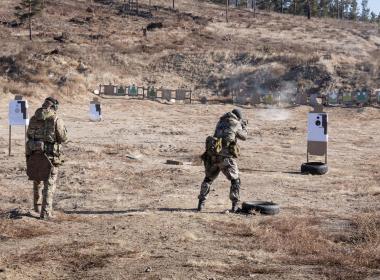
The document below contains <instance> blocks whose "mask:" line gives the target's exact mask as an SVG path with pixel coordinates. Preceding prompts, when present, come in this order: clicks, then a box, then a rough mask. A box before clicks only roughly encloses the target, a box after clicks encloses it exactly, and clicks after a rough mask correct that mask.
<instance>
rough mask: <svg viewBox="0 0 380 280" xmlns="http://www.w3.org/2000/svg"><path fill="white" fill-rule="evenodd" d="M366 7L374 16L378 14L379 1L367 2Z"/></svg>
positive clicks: (371, 0) (370, 0)
mask: <svg viewBox="0 0 380 280" xmlns="http://www.w3.org/2000/svg"><path fill="white" fill-rule="evenodd" d="M368 7H369V8H370V9H371V11H374V12H375V13H376V14H379V12H380V0H369V1H368Z"/></svg>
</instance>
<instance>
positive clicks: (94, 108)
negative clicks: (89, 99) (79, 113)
mask: <svg viewBox="0 0 380 280" xmlns="http://www.w3.org/2000/svg"><path fill="white" fill-rule="evenodd" d="M90 120H91V121H94V122H95V121H101V120H102V107H101V105H100V103H91V104H90Z"/></svg>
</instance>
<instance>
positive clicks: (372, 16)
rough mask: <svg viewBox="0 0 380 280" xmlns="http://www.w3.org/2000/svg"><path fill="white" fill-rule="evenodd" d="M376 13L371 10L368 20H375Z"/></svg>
mask: <svg viewBox="0 0 380 280" xmlns="http://www.w3.org/2000/svg"><path fill="white" fill-rule="evenodd" d="M376 19H377V15H376V14H375V13H374V12H371V16H370V20H371V22H376Z"/></svg>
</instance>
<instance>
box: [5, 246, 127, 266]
mask: <svg viewBox="0 0 380 280" xmlns="http://www.w3.org/2000/svg"><path fill="white" fill-rule="evenodd" d="M41 252H43V254H41ZM128 255H129V253H125V252H123V253H122V252H112V253H111V251H110V250H109V248H102V247H99V244H97V243H95V242H77V241H74V242H71V243H66V244H52V245H43V246H37V247H35V248H33V249H31V250H30V251H28V252H27V253H24V254H14V255H11V256H9V257H8V259H7V260H8V262H9V263H10V264H12V265H17V263H22V264H30V265H33V266H34V265H41V264H42V263H48V262H49V261H50V260H56V261H57V262H59V263H60V266H57V267H60V268H62V269H63V270H65V271H67V270H70V271H72V272H74V273H78V272H81V271H88V270H90V269H93V268H102V267H105V266H106V265H107V264H108V263H110V261H111V258H113V257H125V256H128Z"/></svg>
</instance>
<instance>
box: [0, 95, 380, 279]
mask: <svg viewBox="0 0 380 280" xmlns="http://www.w3.org/2000/svg"><path fill="white" fill-rule="evenodd" d="M9 97H10V96H9ZM102 102H103V115H104V120H103V121H102V122H98V123H94V122H90V121H89V118H88V104H87V103H86V102H82V103H81V104H76V105H73V104H69V103H65V104H62V106H61V109H60V115H61V117H62V118H63V120H64V121H65V123H66V125H67V128H68V131H69V137H70V142H69V143H68V144H67V145H66V146H65V154H66V159H67V161H66V163H65V165H64V166H63V167H62V168H61V169H60V175H59V180H58V184H59V186H58V189H57V191H56V193H55V198H54V208H55V210H56V212H55V214H56V219H55V220H53V221H40V220H38V219H36V218H34V217H33V216H32V215H29V214H28V211H31V206H32V182H30V181H28V180H27V177H26V174H25V160H24V154H23V149H24V147H23V128H20V127H18V128H15V129H14V137H15V140H14V141H13V143H12V145H13V156H12V157H8V155H7V152H8V127H7V115H6V114H7V98H2V100H1V103H0V166H1V168H0V173H1V174H0V192H1V194H2V195H1V197H0V205H1V206H0V207H1V210H2V211H1V213H2V214H1V218H0V279H379V277H380V257H379V256H380V254H379V252H380V247H379V246H380V242H379V240H380V236H379V231H380V230H379V228H380V224H379V210H380V204H379V200H380V173H379V168H378V167H379V164H380V161H379V158H380V149H379V148H378V147H377V146H378V143H380V135H379V133H377V129H378V127H379V124H380V111H379V110H378V109H376V108H365V109H364V110H361V109H360V110H358V109H354V108H351V109H350V108H329V109H327V112H328V113H329V136H330V142H329V168H330V171H329V173H328V174H327V175H324V176H311V175H301V174H300V173H299V169H300V165H301V164H302V163H303V162H304V161H305V158H306V154H305V149H306V117H307V112H308V111H309V110H310V108H309V107H305V106H302V107H295V108H290V109H275V108H272V109H264V108H245V109H243V112H244V115H245V117H246V118H248V120H249V139H248V140H247V141H246V142H243V143H241V148H242V153H243V155H242V156H241V158H240V159H239V167H240V171H241V180H242V189H241V199H242V200H243V201H246V200H256V199H260V200H261V199H263V200H269V201H274V202H276V203H278V204H279V205H280V206H281V212H280V214H279V215H277V216H262V215H242V214H231V213H227V212H226V210H227V209H229V208H230V202H229V199H228V192H229V183H228V181H227V180H226V179H225V178H223V177H219V179H218V180H217V181H216V182H215V183H214V185H213V188H212V192H211V195H210V198H209V200H208V201H207V204H206V210H205V212H203V213H197V212H195V211H194V208H195V207H196V205H197V194H198V191H199V185H200V183H201V181H202V179H203V176H204V174H203V167H202V165H201V162H200V161H199V159H198V157H199V155H200V154H201V153H202V149H203V146H204V144H203V143H204V139H205V137H206V136H207V135H209V134H210V133H212V132H213V129H214V126H215V123H216V122H217V120H218V117H219V116H220V115H221V114H223V113H224V112H226V111H229V110H231V109H232V108H233V107H232V106H231V105H209V106H207V105H180V104H175V105H166V104H160V103H158V102H151V101H136V100H134V101H133V100H124V99H114V100H102ZM37 106H38V104H37V103H35V102H33V103H32V104H31V105H30V107H31V108H30V114H31V113H32V112H34V110H35V109H36V108H37ZM167 159H174V160H180V161H182V162H184V163H185V164H184V165H167V164H166V160H167ZM12 209H13V210H12ZM14 209H16V210H14Z"/></svg>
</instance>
